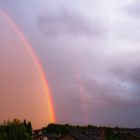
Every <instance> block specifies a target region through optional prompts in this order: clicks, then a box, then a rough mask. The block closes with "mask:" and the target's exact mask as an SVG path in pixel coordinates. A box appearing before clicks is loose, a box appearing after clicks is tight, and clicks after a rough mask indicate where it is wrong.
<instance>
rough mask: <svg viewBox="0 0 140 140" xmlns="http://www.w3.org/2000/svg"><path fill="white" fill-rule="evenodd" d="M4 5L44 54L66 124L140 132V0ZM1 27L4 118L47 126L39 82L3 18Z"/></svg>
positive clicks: (4, 1) (2, 1)
mask: <svg viewBox="0 0 140 140" xmlns="http://www.w3.org/2000/svg"><path fill="white" fill-rule="evenodd" d="M0 8H1V9H3V10H4V11H5V12H6V13H7V14H8V15H9V16H10V17H11V18H12V19H13V20H14V21H15V22H16V24H17V25H18V27H19V28H20V29H21V31H22V32H23V34H24V35H25V36H26V38H27V40H28V41H29V42H30V44H31V46H32V49H33V50H34V52H35V53H36V54H37V56H38V58H39V62H40V63H41V65H42V67H43V70H44V72H45V75H46V78H47V79H48V81H49V85H50V87H51V91H52V97H53V102H54V107H55V113H56V121H57V122H58V123H73V124H82V125H85V124H97V125H110V126H124V127H140V121H139V118H140V61H139V60H140V1H139V0H123V1H122V0H106V1H104V0H71V1H67V0H59V1H58V0H0ZM0 30H1V32H0V65H1V66H2V68H0V76H1V77H3V79H2V78H0V83H2V84H1V89H0V96H1V97H2V98H1V99H0V102H1V104H2V105H1V107H0V110H1V111H3V110H5V109H6V112H5V113H3V115H2V116H1V117H0V119H1V120H4V119H9V118H12V117H15V116H17V117H20V118H24V117H23V116H25V118H26V117H27V118H29V119H31V121H32V122H33V123H34V125H35V126H36V127H38V126H41V125H43V124H45V122H47V107H46V100H45V99H44V98H45V97H44V94H43V93H42V92H43V91H42V88H41V86H40V82H39V80H38V79H39V77H38V76H36V75H37V74H36V71H35V70H34V66H33V64H32V62H30V61H31V60H30V57H29V56H28V55H27V54H26V52H24V51H25V50H24V49H23V48H22V47H20V48H19V44H20V41H19V40H18V39H17V37H16V35H14V33H13V31H12V29H10V27H9V26H8V24H7V23H6V22H5V21H4V20H3V18H2V17H0ZM7 40H8V41H7ZM20 45H21V44H20ZM27 67H28V68H27ZM7 69H8V70H7ZM19 69H20V70H19ZM19 71H20V72H19ZM8 74H9V75H8ZM21 75H22V76H21ZM25 75H26V76H25ZM33 78H34V80H33ZM13 80H14V84H13V85H11V83H13ZM3 81H6V82H5V85H4V86H2V85H3V83H4V82H3ZM10 81H11V82H10ZM33 81H34V82H33ZM17 85H18V86H17ZM23 85H24V86H23ZM2 87H6V90H5V88H4V89H3V88H2ZM9 87H11V88H9ZM13 87H14V88H13ZM29 87H30V88H29ZM8 89H9V90H10V92H9V90H8ZM11 89H12V91H11ZM3 90H4V92H3ZM19 93H20V94H19ZM11 98H12V99H11ZM27 98H28V99H27ZM9 102H10V103H9ZM18 102H19V103H20V107H19V109H18V110H17V107H16V106H18ZM25 102H27V104H26V105H25ZM27 108H28V109H27ZM27 110H28V111H27ZM9 112H10V114H9V115H8V113H9ZM17 112H18V113H17ZM11 114H12V115H11ZM25 114H26V115H25ZM27 114H28V115H27ZM33 114H34V115H33ZM40 114H41V115H40ZM7 116H8V117H7ZM37 120H40V121H39V122H37Z"/></svg>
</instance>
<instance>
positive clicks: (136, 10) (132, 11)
mask: <svg viewBox="0 0 140 140" xmlns="http://www.w3.org/2000/svg"><path fill="white" fill-rule="evenodd" d="M124 9H125V11H126V12H127V13H128V14H129V15H131V16H133V17H137V18H139V17H140V1H139V0H134V1H133V2H131V3H129V4H128V5H127V6H126V7H125V8H124Z"/></svg>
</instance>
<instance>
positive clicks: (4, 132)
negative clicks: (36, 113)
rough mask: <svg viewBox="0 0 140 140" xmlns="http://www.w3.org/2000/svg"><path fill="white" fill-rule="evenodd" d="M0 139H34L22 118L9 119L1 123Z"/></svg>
mask: <svg viewBox="0 0 140 140" xmlns="http://www.w3.org/2000/svg"><path fill="white" fill-rule="evenodd" d="M0 140H32V136H31V135H30V134H29V133H28V132H27V129H26V127H25V126H24V123H23V122H21V121H20V120H17V119H15V120H13V121H7V122H4V123H3V124H1V125H0Z"/></svg>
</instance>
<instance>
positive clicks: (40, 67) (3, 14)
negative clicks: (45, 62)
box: [0, 9, 55, 123]
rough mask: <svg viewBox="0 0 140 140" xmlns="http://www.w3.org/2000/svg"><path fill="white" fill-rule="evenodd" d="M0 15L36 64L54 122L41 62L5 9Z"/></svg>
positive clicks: (51, 118)
mask: <svg viewBox="0 0 140 140" xmlns="http://www.w3.org/2000/svg"><path fill="white" fill-rule="evenodd" d="M0 16H1V17H2V18H3V19H4V20H5V21H6V22H7V23H8V24H9V26H10V27H11V28H12V29H13V30H14V32H15V33H16V34H17V35H18V37H19V39H20V40H21V41H22V43H23V45H24V46H25V47H26V49H27V51H28V53H29V54H30V55H31V57H32V59H33V61H34V64H35V66H36V68H37V70H38V73H39V75H40V78H41V81H42V85H43V88H44V92H45V93H46V95H47V100H48V108H49V117H50V122H51V123H54V122H55V111H54V106H53V100H52V97H51V92H50V88H49V84H48V81H47V80H46V78H45V74H44V72H43V69H42V66H41V64H40V63H39V61H38V58H37V56H36V54H35V53H34V51H33V50H32V47H31V45H30V44H29V42H28V41H27V39H26V37H25V36H24V34H23V33H22V32H21V31H20V29H19V28H18V26H17V25H16V23H15V22H14V21H13V20H12V18H10V17H9V15H8V14H7V13H6V12H5V11H3V10H2V9H0Z"/></svg>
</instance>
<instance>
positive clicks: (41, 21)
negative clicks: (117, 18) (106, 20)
mask: <svg viewBox="0 0 140 140" xmlns="http://www.w3.org/2000/svg"><path fill="white" fill-rule="evenodd" d="M37 22H38V26H39V28H40V30H41V31H42V32H43V33H44V34H45V35H46V36H57V35H63V34H65V35H66V34H71V35H83V34H86V35H88V36H94V37H95V36H97V37H98V36H100V37H102V35H103V33H104V28H103V27H102V25H101V23H100V22H98V21H97V20H95V22H91V21H90V20H89V19H88V18H86V17H84V16H81V15H78V14H76V13H72V12H69V11H68V10H61V11H59V12H58V13H57V14H54V15H47V14H45V15H40V16H38V17H37Z"/></svg>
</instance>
